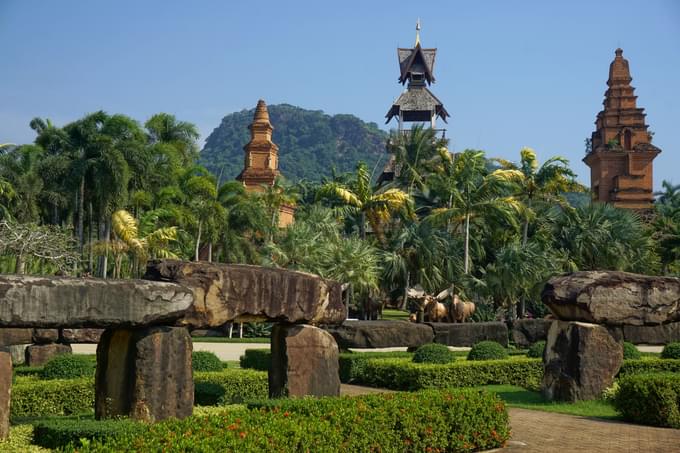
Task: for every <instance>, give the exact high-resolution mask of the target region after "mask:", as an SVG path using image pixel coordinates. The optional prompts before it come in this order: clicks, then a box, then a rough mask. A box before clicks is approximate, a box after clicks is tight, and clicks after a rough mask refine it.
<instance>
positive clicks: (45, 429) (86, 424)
mask: <svg viewBox="0 0 680 453" xmlns="http://www.w3.org/2000/svg"><path fill="white" fill-rule="evenodd" d="M143 430H144V425H143V424H142V423H140V422H136V421H133V420H129V419H116V420H93V419H91V418H64V417H59V418H51V419H47V420H39V421H37V422H35V423H34V424H33V443H34V444H36V445H39V446H41V447H44V448H53V449H56V448H61V447H65V446H66V445H68V444H73V445H74V446H78V445H80V444H81V439H86V440H89V441H91V440H104V439H107V438H113V437H120V436H125V435H134V434H138V433H141V432H142V431H143Z"/></svg>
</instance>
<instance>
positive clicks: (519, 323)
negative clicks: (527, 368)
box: [512, 318, 553, 348]
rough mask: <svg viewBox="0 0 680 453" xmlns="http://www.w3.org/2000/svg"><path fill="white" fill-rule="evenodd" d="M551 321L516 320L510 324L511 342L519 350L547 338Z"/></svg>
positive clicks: (540, 319)
mask: <svg viewBox="0 0 680 453" xmlns="http://www.w3.org/2000/svg"><path fill="white" fill-rule="evenodd" d="M552 322H553V320H552V319H542V318H539V319H517V320H516V321H515V322H514V323H513V324H512V341H513V342H514V343H515V344H516V345H517V346H519V347H520V348H527V347H529V346H531V345H532V344H534V343H536V342H537V341H542V340H543V341H544V340H545V339H546V338H547V337H548V329H550V324H552Z"/></svg>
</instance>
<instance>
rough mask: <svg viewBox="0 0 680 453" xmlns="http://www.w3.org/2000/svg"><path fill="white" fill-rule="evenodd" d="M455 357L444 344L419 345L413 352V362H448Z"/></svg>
mask: <svg viewBox="0 0 680 453" xmlns="http://www.w3.org/2000/svg"><path fill="white" fill-rule="evenodd" d="M455 359H456V356H455V355H454V354H453V351H451V350H450V349H449V348H448V347H447V346H446V345H443V344H438V343H429V344H424V345H422V346H420V347H419V348H418V349H416V352H415V353H414V354H413V359H412V360H413V362H414V363H450V362H453V361H454V360H455Z"/></svg>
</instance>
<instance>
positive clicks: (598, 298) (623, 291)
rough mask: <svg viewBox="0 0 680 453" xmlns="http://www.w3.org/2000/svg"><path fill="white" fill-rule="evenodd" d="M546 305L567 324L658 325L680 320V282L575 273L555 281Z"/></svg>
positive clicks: (625, 274)
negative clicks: (576, 322) (572, 322)
mask: <svg viewBox="0 0 680 453" xmlns="http://www.w3.org/2000/svg"><path fill="white" fill-rule="evenodd" d="M541 298H542V300H543V303H544V304H546V305H547V306H548V308H550V310H551V311H552V312H553V314H554V315H555V316H556V317H557V318H558V319H561V320H563V321H583V322H589V323H596V324H606V325H615V326H621V325H632V326H643V325H658V324H664V323H668V322H674V321H680V279H678V278H673V277H650V276H647V275H638V274H631V273H628V272H614V271H590V272H574V273H572V274H569V275H564V276H559V277H554V278H551V279H550V280H549V281H548V283H547V284H546V285H545V287H544V288H543V292H542V294H541Z"/></svg>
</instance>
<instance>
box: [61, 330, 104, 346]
mask: <svg viewBox="0 0 680 453" xmlns="http://www.w3.org/2000/svg"><path fill="white" fill-rule="evenodd" d="M103 333H104V329H61V330H60V335H59V341H60V342H61V343H66V344H74V343H91V344H92V343H99V339H100V338H101V336H102V334H103Z"/></svg>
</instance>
